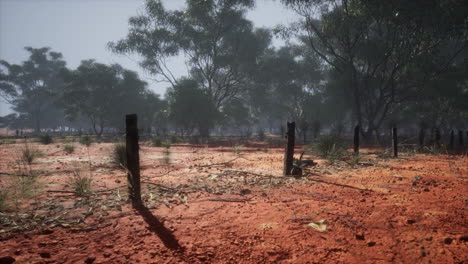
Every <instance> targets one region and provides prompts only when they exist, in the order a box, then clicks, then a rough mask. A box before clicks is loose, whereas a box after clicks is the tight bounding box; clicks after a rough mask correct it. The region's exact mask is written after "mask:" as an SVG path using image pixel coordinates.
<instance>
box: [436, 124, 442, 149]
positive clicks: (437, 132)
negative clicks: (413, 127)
mask: <svg viewBox="0 0 468 264" xmlns="http://www.w3.org/2000/svg"><path fill="white" fill-rule="evenodd" d="M440 138H441V137H440V129H439V128H436V130H435V143H436V145H437V146H438V147H440Z"/></svg>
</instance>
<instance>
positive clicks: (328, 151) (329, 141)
mask: <svg viewBox="0 0 468 264" xmlns="http://www.w3.org/2000/svg"><path fill="white" fill-rule="evenodd" d="M311 149H312V151H313V152H314V153H315V154H317V155H318V156H320V157H322V158H326V159H329V160H330V161H336V160H339V159H341V158H342V157H343V156H344V155H345V153H346V145H345V141H344V138H343V137H342V136H341V135H339V134H328V135H322V136H320V137H319V138H318V139H317V140H316V142H315V143H313V144H312V145H311Z"/></svg>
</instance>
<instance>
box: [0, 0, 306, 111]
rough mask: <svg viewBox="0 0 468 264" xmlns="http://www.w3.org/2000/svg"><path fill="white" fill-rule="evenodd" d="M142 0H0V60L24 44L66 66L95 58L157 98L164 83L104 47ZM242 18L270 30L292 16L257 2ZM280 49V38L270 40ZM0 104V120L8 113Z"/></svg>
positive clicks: (172, 3) (19, 55)
mask: <svg viewBox="0 0 468 264" xmlns="http://www.w3.org/2000/svg"><path fill="white" fill-rule="evenodd" d="M144 2H145V1H144V0H0V59H2V60H6V61H8V62H9V63H16V64H18V63H21V62H22V61H24V60H26V59H27V57H28V53H27V52H26V51H25V50H24V49H23V48H24V47H25V46H31V47H34V48H40V47H45V46H47V47H51V48H52V50H54V51H57V52H61V53H62V54H63V56H64V59H65V61H66V62H67V65H68V67H69V68H76V67H77V66H78V65H79V64H80V62H81V60H84V59H96V61H97V62H101V63H119V64H121V65H122V66H124V67H125V68H128V69H131V70H134V71H137V72H138V73H139V74H140V77H141V78H143V79H145V80H146V81H147V82H148V84H149V87H150V88H151V89H152V90H153V91H155V92H156V93H159V94H161V95H163V94H164V92H165V88H166V87H167V86H168V85H167V84H162V83H154V82H152V81H151V80H150V79H147V78H148V77H150V76H149V75H147V74H145V72H144V71H143V70H141V69H140V68H139V66H138V64H137V61H138V57H136V56H132V57H127V56H119V55H115V54H112V53H111V52H110V51H109V50H108V49H107V48H106V44H107V43H108V42H109V41H117V40H119V39H122V38H124V37H125V36H126V34H127V31H128V18H129V17H131V16H134V15H136V14H137V13H138V12H141V11H142V10H143V5H144ZM163 2H164V5H165V6H166V7H167V8H169V9H180V8H182V7H183V6H184V5H185V1H184V0H165V1H163ZM247 17H248V18H249V19H250V20H252V21H253V22H254V24H255V26H256V27H274V26H275V25H277V24H288V23H290V22H293V21H294V20H295V19H296V18H297V16H296V15H295V14H294V13H293V12H292V11H290V10H287V9H285V8H284V7H283V6H282V5H281V3H280V1H279V0H276V1H275V0H257V1H256V7H255V9H254V10H252V11H250V12H249V13H248V15H247ZM274 43H275V44H276V45H280V44H281V43H282V42H281V40H275V41H274ZM171 67H172V69H174V72H175V73H177V74H178V75H184V74H185V73H186V67H185V64H184V63H183V62H182V61H180V59H179V60H177V59H175V60H174V61H173V62H172V63H171ZM10 112H11V110H9V107H8V105H6V104H5V103H0V116H2V115H5V114H7V113H10Z"/></svg>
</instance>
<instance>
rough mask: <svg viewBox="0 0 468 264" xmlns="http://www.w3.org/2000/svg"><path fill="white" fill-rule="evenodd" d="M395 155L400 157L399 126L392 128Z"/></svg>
mask: <svg viewBox="0 0 468 264" xmlns="http://www.w3.org/2000/svg"><path fill="white" fill-rule="evenodd" d="M392 142H393V157H395V158H398V132H397V127H396V126H394V127H393V128H392Z"/></svg>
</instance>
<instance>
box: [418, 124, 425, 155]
mask: <svg viewBox="0 0 468 264" xmlns="http://www.w3.org/2000/svg"><path fill="white" fill-rule="evenodd" d="M425 137H426V130H425V129H424V128H421V130H419V148H420V149H421V150H422V149H423V148H424V138H425Z"/></svg>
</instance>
